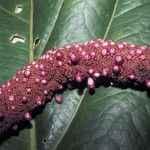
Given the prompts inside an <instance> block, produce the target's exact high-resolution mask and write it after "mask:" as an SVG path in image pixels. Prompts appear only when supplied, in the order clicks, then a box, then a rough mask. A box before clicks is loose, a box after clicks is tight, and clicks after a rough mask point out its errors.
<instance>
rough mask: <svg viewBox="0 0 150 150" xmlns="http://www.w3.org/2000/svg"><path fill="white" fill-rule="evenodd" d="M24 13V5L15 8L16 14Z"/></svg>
mask: <svg viewBox="0 0 150 150" xmlns="http://www.w3.org/2000/svg"><path fill="white" fill-rule="evenodd" d="M21 12H22V5H17V6H16V8H15V14H19V13H21Z"/></svg>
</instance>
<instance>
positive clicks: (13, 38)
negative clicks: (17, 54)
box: [10, 34, 25, 44]
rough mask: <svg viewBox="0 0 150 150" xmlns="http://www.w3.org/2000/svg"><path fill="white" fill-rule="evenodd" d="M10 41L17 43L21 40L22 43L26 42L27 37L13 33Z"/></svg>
mask: <svg viewBox="0 0 150 150" xmlns="http://www.w3.org/2000/svg"><path fill="white" fill-rule="evenodd" d="M10 41H11V43H13V44H15V43H17V42H21V43H24V42H25V38H24V37H22V36H20V35H17V34H15V35H12V36H11V38H10Z"/></svg>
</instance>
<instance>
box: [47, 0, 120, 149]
mask: <svg viewBox="0 0 150 150" xmlns="http://www.w3.org/2000/svg"><path fill="white" fill-rule="evenodd" d="M117 6H118V0H116V1H115V4H114V8H113V11H112V16H111V18H110V21H109V23H108V26H107V28H106V31H105V34H104V36H103V39H106V38H107V35H108V33H109V30H110V28H111V25H112V22H113V18H114V15H115V12H116V8H117ZM53 29H54V28H53ZM49 38H50V36H49ZM87 91H88V89H87V88H85V90H84V92H83V95H82V97H81V100H80V102H79V103H78V106H77V109H76V111H75V112H74V114H73V116H72V118H71V119H70V121H69V123H68V125H67V127H66V129H65V130H64V132H63V134H62V136H61V137H60V139H59V141H58V142H57V144H56V146H55V148H54V150H56V149H57V147H58V146H59V144H60V142H61V140H62V139H63V137H64V136H65V135H66V133H67V130H68V129H69V127H70V125H71V123H72V121H73V119H74V118H75V116H76V114H77V112H78V110H79V108H80V105H81V103H82V102H83V99H84V97H85V95H86V93H87Z"/></svg>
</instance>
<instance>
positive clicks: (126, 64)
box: [0, 39, 150, 134]
mask: <svg viewBox="0 0 150 150" xmlns="http://www.w3.org/2000/svg"><path fill="white" fill-rule="evenodd" d="M99 78H110V79H112V80H115V81H117V82H123V83H126V82H134V83H141V84H145V85H146V86H147V87H148V88H150V48H148V47H147V46H137V45H134V44H128V43H126V42H123V43H114V42H113V41H111V40H102V39H97V40H92V41H89V42H86V43H84V44H72V45H65V46H64V47H62V48H58V49H55V50H54V51H47V52H46V53H45V54H44V55H42V56H41V58H40V59H38V60H36V61H33V62H29V63H28V64H27V65H26V66H25V67H23V68H22V69H21V70H19V71H18V72H17V73H16V74H15V76H14V77H13V79H11V80H9V81H7V82H6V83H4V84H2V85H0V102H1V105H0V134H1V133H3V132H4V131H5V130H7V129H8V128H12V129H13V130H17V129H18V125H17V124H18V122H19V121H20V120H28V121H29V120H31V119H32V115H31V114H32V111H33V110H34V109H35V108H37V107H38V106H41V105H43V104H44V103H45V102H46V100H48V99H51V98H52V97H53V96H54V95H55V101H56V102H57V103H59V104H61V103H62V102H63V98H62V97H61V95H59V94H56V93H57V92H58V91H59V90H63V88H64V86H65V85H66V84H68V82H71V81H76V82H78V83H81V82H83V81H87V87H88V88H89V89H94V88H95V82H96V80H97V79H99Z"/></svg>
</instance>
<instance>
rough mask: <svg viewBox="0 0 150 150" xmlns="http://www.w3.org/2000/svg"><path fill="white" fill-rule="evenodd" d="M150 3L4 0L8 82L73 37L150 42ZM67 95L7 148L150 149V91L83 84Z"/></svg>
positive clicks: (0, 27) (2, 50)
mask: <svg viewBox="0 0 150 150" xmlns="http://www.w3.org/2000/svg"><path fill="white" fill-rule="evenodd" d="M32 2H33V4H34V19H32V18H31V16H32V12H33V7H32V6H31V4H32ZM16 8H19V10H21V9H22V11H21V12H20V13H18V12H17V11H15V10H16ZM149 8H150V1H149V0H128V1H125V0H81V1H79V0H34V1H32V0H24V1H23V0H22V1H21V0H11V1H10V0H0V70H1V71H0V81H1V82H4V81H6V80H7V79H10V78H11V77H12V76H13V74H14V73H15V71H16V70H18V69H19V68H21V67H22V66H23V65H25V64H26V63H27V62H28V61H29V59H30V60H31V59H32V57H31V55H32V54H34V57H36V58H38V57H39V56H40V55H41V54H42V53H43V52H44V51H46V50H48V49H53V48H55V47H59V46H62V45H64V44H66V43H74V42H85V41H87V40H90V39H96V38H105V39H112V40H114V41H127V42H129V43H135V44H139V45H145V44H147V45H148V44H149V43H150V16H149V14H150V9H149ZM17 10H18V9H17ZM32 23H33V24H34V26H33V32H32ZM16 38H17V40H18V39H19V41H18V42H16ZM32 38H33V39H34V40H33V41H32ZM38 39H39V40H38ZM20 40H21V41H20ZM14 42H16V43H14ZM34 46H36V48H35V49H34ZM32 47H33V49H32ZM33 50H34V51H33ZM63 97H64V103H63V104H62V105H58V104H55V103H54V102H52V103H49V104H48V105H47V106H46V108H45V110H44V112H43V113H42V114H40V115H38V116H37V117H36V119H35V120H34V121H33V122H32V125H33V128H31V129H24V130H22V131H20V132H19V135H18V136H16V137H15V136H13V137H10V138H9V139H7V140H5V141H4V142H3V143H2V145H1V146H0V150H35V149H37V150H49V149H52V150H53V149H57V150H82V149H85V150H93V149H94V150H97V149H99V150H110V149H111V150H149V149H150V144H149V141H150V99H149V97H148V96H147V92H145V91H144V92H142V91H136V90H133V89H129V88H128V89H120V88H116V87H112V86H110V87H104V86H101V87H100V88H98V89H96V91H95V94H94V95H90V94H89V92H88V90H87V89H85V91H84V92H83V94H81V95H80V94H79V93H78V89H76V90H72V91H69V90H67V91H65V92H64V93H63Z"/></svg>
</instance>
